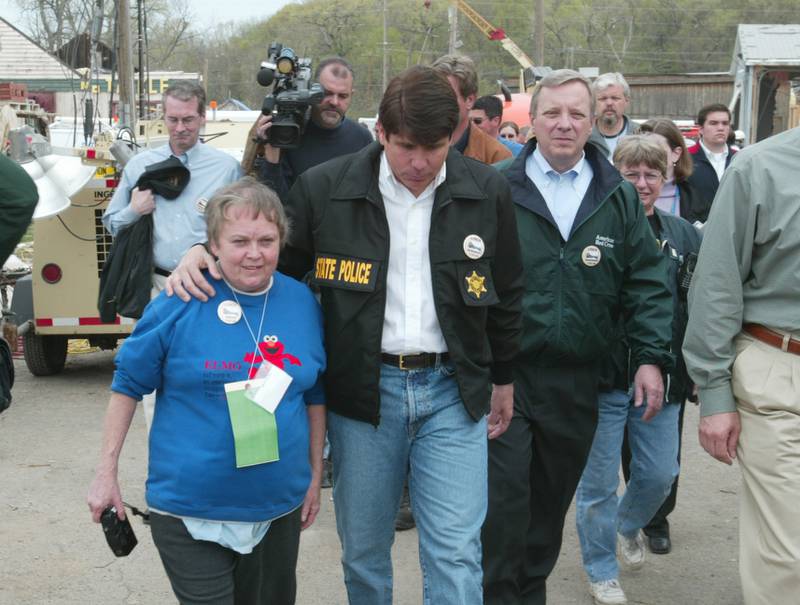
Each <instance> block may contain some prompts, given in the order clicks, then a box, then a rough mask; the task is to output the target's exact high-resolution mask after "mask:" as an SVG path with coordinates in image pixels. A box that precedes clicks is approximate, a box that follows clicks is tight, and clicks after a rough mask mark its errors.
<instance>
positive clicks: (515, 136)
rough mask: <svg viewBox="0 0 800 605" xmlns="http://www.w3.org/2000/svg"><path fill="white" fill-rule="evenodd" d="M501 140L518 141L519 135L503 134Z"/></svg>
mask: <svg viewBox="0 0 800 605" xmlns="http://www.w3.org/2000/svg"><path fill="white" fill-rule="evenodd" d="M500 138H501V139H516V138H517V135H515V134H514V133H513V132H509V133H508V134H501V135H500Z"/></svg>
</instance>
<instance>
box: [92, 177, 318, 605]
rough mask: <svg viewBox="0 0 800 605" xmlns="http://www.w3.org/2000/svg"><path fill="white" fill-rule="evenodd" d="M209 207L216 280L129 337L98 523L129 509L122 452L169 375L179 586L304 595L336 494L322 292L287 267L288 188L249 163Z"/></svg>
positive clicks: (156, 513) (159, 448) (157, 506)
mask: <svg viewBox="0 0 800 605" xmlns="http://www.w3.org/2000/svg"><path fill="white" fill-rule="evenodd" d="M205 214H206V221H207V225H208V241H209V246H210V249H211V252H212V253H213V254H214V255H215V256H216V257H217V258H218V263H217V266H216V267H215V271H213V272H211V273H210V274H209V275H207V276H206V278H207V279H209V280H210V282H211V283H212V284H213V285H214V289H215V295H214V296H213V297H211V298H210V299H209V300H208V301H207V302H202V301H199V300H196V299H193V300H191V301H190V302H188V303H184V302H182V301H181V300H180V299H178V298H177V297H168V296H166V295H165V294H163V293H162V294H161V295H160V296H159V297H157V298H156V299H154V300H153V301H152V302H151V303H150V305H148V307H147V309H146V310H145V312H144V315H143V316H142V318H141V320H140V321H139V322H138V323H137V325H136V329H135V330H134V332H133V334H131V336H130V337H129V338H128V339H127V340H126V341H125V343H124V345H123V346H122V349H121V350H120V352H119V354H118V355H117V358H116V365H117V369H116V372H115V374H114V380H113V382H112V385H111V390H112V395H111V401H110V403H109V407H108V412H107V414H106V420H105V430H104V437H103V447H102V452H101V458H100V463H99V464H98V467H97V473H96V476H95V479H94V481H93V483H92V485H91V487H90V489H89V495H88V503H89V508H90V509H91V511H92V518H93V520H94V521H95V522H97V521H98V520H99V518H100V515H101V514H102V512H103V511H104V510H105V509H106V508H108V507H112V506H113V507H114V508H115V509H116V512H117V516H118V517H119V518H120V519H122V518H124V516H125V512H124V509H123V504H122V496H121V494H120V489H119V484H118V481H117V469H118V459H119V454H120V450H121V449H122V444H123V442H124V440H125V435H126V434H127V431H128V427H129V425H130V422H131V418H132V416H133V414H134V411H135V408H136V402H137V401H139V400H140V399H141V397H142V395H144V394H146V393H149V392H151V391H153V390H155V391H156V393H157V394H156V408H155V416H154V418H153V425H152V427H151V430H150V439H149V468H148V478H147V485H146V498H147V504H148V507H149V508H150V514H151V529H152V534H153V541H154V542H155V545H156V547H157V548H158V551H159V555H160V556H161V560H162V562H163V564H164V568H165V569H166V572H167V575H168V576H169V579H170V582H171V583H172V588H173V590H174V592H175V595H176V596H177V597H178V600H179V601H180V602H181V603H195V602H212V601H213V602H214V603H231V604H232V603H234V601H235V602H236V603H237V605H238V604H240V603H264V602H269V603H287V604H288V603H294V600H295V592H296V581H295V567H296V563H297V552H298V544H299V534H300V530H301V528H303V529H304V528H306V527H308V526H309V525H311V523H313V521H314V519H315V518H316V515H317V512H318V511H319V501H320V495H319V489H320V480H321V473H322V447H323V442H324V434H325V405H324V403H325V397H324V393H323V390H322V381H321V376H322V373H323V371H324V369H325V353H324V350H323V343H322V320H321V314H320V310H319V305H318V304H317V302H316V300H315V299H314V296H313V295H312V293H311V292H310V290H309V289H308V288H307V287H306V286H305V285H303V284H301V283H300V282H297V281H295V280H293V279H291V278H289V277H287V276H285V275H282V274H281V273H278V272H277V271H276V266H277V262H278V254H279V252H280V249H281V246H282V245H283V244H284V242H285V241H286V238H287V230H288V223H287V220H286V216H285V214H284V211H283V208H282V207H281V204H280V201H279V200H278V198H277V196H276V195H275V193H274V192H272V191H271V190H270V189H268V188H266V187H264V186H263V185H260V184H258V183H257V182H256V181H255V180H254V179H251V178H244V179H242V180H240V181H238V182H236V183H234V184H232V185H229V186H227V187H225V188H223V189H221V190H219V191H218V192H217V193H216V194H215V195H214V197H213V198H212V199H211V201H210V202H209V203H208V206H207V208H206V211H205ZM213 273H217V274H218V275H219V276H220V279H216V278H215V277H214V275H213Z"/></svg>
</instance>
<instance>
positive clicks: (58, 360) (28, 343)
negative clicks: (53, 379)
mask: <svg viewBox="0 0 800 605" xmlns="http://www.w3.org/2000/svg"><path fill="white" fill-rule="evenodd" d="M24 347H25V365H26V366H28V370H30V373H31V374H33V375H34V376H50V375H52V374H58V373H59V372H60V371H61V370H63V369H64V363H65V362H66V360H67V338H66V336H39V335H38V334H33V333H31V332H30V331H28V332H26V333H25V337H24Z"/></svg>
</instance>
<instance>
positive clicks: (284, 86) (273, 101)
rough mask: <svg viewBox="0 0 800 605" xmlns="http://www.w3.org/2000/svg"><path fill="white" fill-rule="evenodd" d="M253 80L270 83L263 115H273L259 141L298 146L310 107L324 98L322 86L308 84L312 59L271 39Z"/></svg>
mask: <svg viewBox="0 0 800 605" xmlns="http://www.w3.org/2000/svg"><path fill="white" fill-rule="evenodd" d="M256 79H257V80H258V83H259V84H260V85H261V86H269V85H271V84H272V85H273V87H272V92H271V93H270V94H268V95H267V96H266V97H264V103H263V104H262V106H261V113H262V114H264V115H265V116H268V115H271V116H272V126H270V128H269V130H268V131H267V138H266V140H265V141H259V142H266V143H269V144H270V145H272V146H273V147H278V148H281V149H292V148H294V147H297V146H298V145H299V144H300V139H301V138H302V136H303V131H304V130H305V127H306V123H307V122H308V119H309V114H310V111H311V106H312V105H317V104H319V103H320V102H321V101H322V99H323V98H324V97H325V92H324V91H323V90H322V87H321V86H320V85H319V84H316V83H315V84H312V83H311V59H304V58H300V57H298V56H297V55H296V54H295V52H294V51H293V50H292V49H291V48H286V47H284V46H283V45H282V44H279V43H278V42H273V43H272V45H270V47H269V58H268V59H267V60H266V61H264V62H263V63H261V69H260V70H259V71H258V76H257V78H256Z"/></svg>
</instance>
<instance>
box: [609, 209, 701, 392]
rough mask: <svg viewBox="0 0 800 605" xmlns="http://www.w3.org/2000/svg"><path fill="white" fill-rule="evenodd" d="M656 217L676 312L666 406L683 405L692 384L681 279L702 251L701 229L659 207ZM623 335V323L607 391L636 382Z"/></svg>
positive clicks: (687, 313)
mask: <svg viewBox="0 0 800 605" xmlns="http://www.w3.org/2000/svg"><path fill="white" fill-rule="evenodd" d="M655 216H656V219H655V220H656V221H657V222H658V226H659V231H660V232H659V233H658V245H659V248H660V249H661V253H662V254H663V255H664V257H665V258H666V259H667V264H668V272H669V276H668V281H667V285H668V286H669V290H670V293H671V294H672V309H673V311H672V343H671V345H670V349H671V351H672V354H673V355H674V356H675V367H674V368H672V369H669V371H666V372H665V376H666V379H665V382H664V385H665V386H664V395H665V399H666V402H667V403H674V404H681V403H683V402H684V401H686V399H688V398H689V396H690V395H691V394H692V387H693V383H692V380H691V378H690V377H689V373H688V372H687V371H686V363H685V362H684V360H683V354H682V352H681V347H682V346H683V338H684V335H685V334H686V323H687V321H688V320H689V310H688V306H687V303H686V290H683V291H682V290H681V288H680V286H679V280H680V277H681V275H682V271H681V268H682V267H683V266H684V264H685V263H686V262H687V260H688V258H689V255H690V254H695V255H697V254H698V253H699V252H700V242H701V238H702V235H701V231H700V230H699V229H697V228H695V227H693V226H692V225H691V224H690V223H688V222H687V221H686V220H684V219H682V218H681V217H678V216H675V215H673V214H670V213H668V212H663V211H661V210H659V209H658V208H656V209H655ZM651 227H652V224H651ZM695 259H696V256H695ZM624 332H625V327H624V325H622V324H621V326H620V331H619V334H618V338H617V340H616V341H615V343H614V346H613V348H612V350H613V353H612V356H611V359H610V360H609V361H610V362H611V363H608V364H606V365H605V367H604V375H603V379H602V384H603V385H604V386H605V388H611V387H613V388H616V389H620V390H623V391H626V390H628V388H629V387H630V385H631V384H632V383H633V376H634V374H635V373H636V370H637V366H635V365H634V364H633V363H631V355H630V353H629V348H628V339H627V338H626V337H625V334H624Z"/></svg>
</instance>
